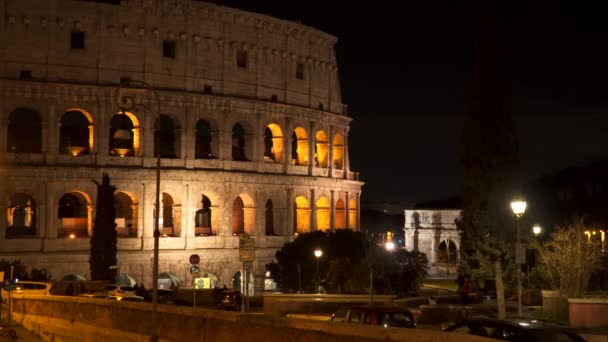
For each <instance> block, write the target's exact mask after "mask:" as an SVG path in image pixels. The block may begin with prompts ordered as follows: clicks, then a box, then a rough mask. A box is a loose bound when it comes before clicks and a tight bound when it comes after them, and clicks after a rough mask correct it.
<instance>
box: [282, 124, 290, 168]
mask: <svg viewBox="0 0 608 342" xmlns="http://www.w3.org/2000/svg"><path fill="white" fill-rule="evenodd" d="M290 128H291V122H290V120H289V119H286V120H285V130H286V131H285V132H283V146H284V153H283V156H284V158H283V173H287V170H289V166H290V165H291V152H292V151H291V150H292V149H291V133H292V132H291V131H290Z"/></svg>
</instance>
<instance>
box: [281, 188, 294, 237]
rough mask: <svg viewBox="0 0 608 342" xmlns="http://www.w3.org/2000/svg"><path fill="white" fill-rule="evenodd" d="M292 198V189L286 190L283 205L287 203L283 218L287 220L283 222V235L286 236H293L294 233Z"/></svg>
mask: <svg viewBox="0 0 608 342" xmlns="http://www.w3.org/2000/svg"><path fill="white" fill-rule="evenodd" d="M294 201H295V199H294V197H293V189H291V188H287V190H286V191H285V203H287V205H286V206H285V218H286V219H287V222H285V230H284V232H285V235H287V236H293V234H294V232H295V225H294V216H293V215H294V214H295V213H294V207H295V204H294Z"/></svg>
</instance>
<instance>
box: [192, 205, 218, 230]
mask: <svg viewBox="0 0 608 342" xmlns="http://www.w3.org/2000/svg"><path fill="white" fill-rule="evenodd" d="M195 208H196V207H195ZM209 209H210V210H211V234H213V235H220V227H221V220H220V217H219V215H220V212H221V211H220V209H219V208H218V207H217V206H213V204H212V206H211V208H209Z"/></svg>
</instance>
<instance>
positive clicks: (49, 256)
mask: <svg viewBox="0 0 608 342" xmlns="http://www.w3.org/2000/svg"><path fill="white" fill-rule="evenodd" d="M0 4H1V5H2V6H0V41H2V42H4V43H5V44H4V47H5V48H3V49H1V50H0V177H2V182H0V203H2V205H4V206H5V207H4V208H3V209H2V210H0V257H2V258H6V259H21V260H22V261H23V262H24V263H25V264H26V265H27V266H28V267H29V268H46V269H48V270H49V271H50V273H51V274H52V276H53V278H55V279H58V278H61V277H62V276H63V275H65V274H68V273H79V274H82V275H84V276H88V274H89V271H88V269H89V266H88V257H89V247H90V246H89V243H90V242H89V239H88V237H86V235H90V233H91V229H92V227H93V218H94V217H95V205H96V203H95V202H96V188H95V185H94V184H93V182H92V181H91V180H92V179H97V180H100V178H101V175H102V173H104V172H106V173H108V174H109V175H110V178H111V182H112V184H113V185H115V186H116V187H117V191H116V192H117V193H122V194H126V195H127V196H129V198H130V199H131V200H132V202H133V203H132V206H133V208H135V209H134V218H133V224H134V226H133V227H132V229H133V230H134V232H135V233H134V234H133V236H131V237H121V238H119V241H118V248H119V253H118V260H119V266H120V272H125V273H129V274H130V275H131V276H133V277H134V278H135V279H136V280H137V281H138V282H143V283H144V284H145V286H146V287H148V288H149V287H150V286H151V282H152V277H151V273H152V248H153V238H152V236H153V230H154V210H155V201H156V200H155V195H156V185H155V184H156V171H155V167H156V158H155V154H154V140H155V138H154V133H155V130H156V129H157V128H156V127H155V120H156V118H157V117H158V115H159V114H162V115H165V116H166V117H169V118H171V120H172V122H173V124H174V125H175V130H174V132H173V133H174V134H175V149H176V152H177V156H175V158H162V161H161V169H162V171H161V173H160V179H161V182H160V184H161V185H160V193H161V196H162V194H163V193H166V194H167V195H169V196H170V197H171V199H172V201H173V204H172V213H173V214H174V217H173V221H174V223H175V225H174V226H175V227H176V233H175V234H174V236H167V237H162V238H161V239H160V268H159V270H160V272H172V273H174V274H176V275H177V276H178V277H180V278H181V279H182V281H185V282H186V283H189V282H190V281H191V277H190V275H189V273H188V272H187V269H188V264H187V260H188V256H189V255H190V254H192V253H197V254H199V255H201V259H202V261H201V266H202V272H203V273H207V272H208V273H211V274H213V275H215V276H217V278H218V282H219V283H218V284H219V285H220V286H221V285H223V284H226V285H227V286H229V287H230V286H231V285H232V283H231V282H232V278H233V276H234V275H235V273H236V272H238V271H240V270H241V268H242V264H241V263H240V262H239V259H238V236H234V234H233V231H232V226H233V224H232V223H233V222H232V220H233V217H235V216H233V215H232V210H233V207H234V204H235V199H236V198H237V197H239V198H241V199H243V201H244V202H245V206H244V209H243V213H242V214H243V215H242V216H243V217H244V221H245V227H244V230H245V232H247V233H250V234H251V235H253V236H254V237H255V238H256V248H257V250H256V261H255V262H254V263H253V270H252V271H253V272H252V273H253V278H252V279H250V284H251V286H253V285H252V284H255V295H260V294H261V291H262V289H263V283H264V282H263V280H264V274H265V268H264V265H265V264H267V263H268V262H270V261H271V260H272V259H273V258H274V253H275V252H276V250H277V249H279V248H280V247H281V246H282V245H283V244H284V243H285V242H288V241H290V240H291V239H293V236H294V232H295V230H294V225H295V224H294V220H295V217H296V214H295V208H294V202H295V198H296V197H298V196H303V197H304V198H306V200H307V201H308V205H309V208H311V209H312V210H310V213H309V220H310V222H309V224H308V225H307V226H308V227H309V230H311V231H312V230H315V229H316V227H317V221H316V215H315V214H316V203H317V201H318V200H319V199H321V198H322V197H324V198H325V199H326V200H327V201H328V202H329V208H322V210H323V212H324V213H326V212H327V210H328V209H329V213H330V214H329V217H327V215H326V216H324V217H325V221H323V222H322V227H324V228H325V227H327V225H328V222H326V221H327V219H329V228H330V229H335V228H342V226H343V225H346V226H347V227H349V228H351V229H355V230H356V229H358V227H359V216H358V215H359V201H360V196H361V186H362V182H360V181H359V180H358V174H357V173H356V172H353V171H352V170H351V169H350V163H349V158H348V132H349V124H350V121H351V118H349V117H347V116H346V112H345V105H344V104H342V102H341V96H340V89H339V84H338V82H337V66H336V59H335V54H334V48H333V46H334V44H335V42H336V39H335V37H332V36H330V35H327V34H325V33H323V32H320V31H318V30H316V29H313V28H310V27H306V26H303V25H300V24H296V23H291V22H287V21H283V20H280V19H275V18H271V17H268V16H265V15H259V14H255V13H249V12H243V11H239V10H235V9H231V8H226V7H222V6H216V5H213V4H208V3H204V2H201V1H191V0H168V1H153V0H136V1H122V2H121V5H111V4H104V3H96V2H85V1H75V0H48V1H42V2H41V1H37V0H24V1H17V2H16V1H10V0H0ZM74 32H76V33H83V34H84V47H83V48H82V49H80V48H74V47H73V46H72V42H71V39H72V33H74ZM165 41H172V42H173V43H174V44H175V56H174V58H172V57H166V56H164V53H165V52H164V51H163V44H164V42H165ZM242 51H245V52H246V54H247V63H246V64H247V65H246V66H245V67H239V66H238V65H237V54H239V53H240V52H242ZM299 63H302V64H299ZM298 65H301V66H303V68H304V73H303V75H296V69H297V68H298ZM299 76H301V77H299ZM128 78H131V79H141V80H145V81H146V82H148V83H149V84H150V85H151V86H152V87H153V89H155V92H156V94H158V101H157V100H156V96H154V92H153V91H151V90H149V89H148V90H144V89H135V90H131V91H130V92H129V96H133V98H134V99H135V100H136V102H137V103H140V104H143V105H145V106H136V107H134V108H132V109H130V110H129V111H128V112H127V113H126V114H127V115H128V116H129V118H130V120H131V121H132V123H133V128H132V129H131V131H130V132H131V133H132V134H133V136H134V137H136V139H135V138H134V142H133V145H134V153H133V155H132V156H129V155H127V156H124V157H120V156H119V155H117V154H115V153H113V149H112V148H111V147H110V140H111V139H112V137H111V133H112V130H111V122H112V120H113V119H114V118H115V117H116V115H119V114H121V109H120V108H119V106H118V105H117V101H118V100H119V99H120V96H117V89H118V86H119V82H120V81H121V79H128ZM209 87H211V88H209ZM273 95H276V97H274V96H273ZM19 108H27V109H29V110H33V111H35V112H36V113H37V115H38V116H39V118H40V137H39V138H40V140H41V151H40V153H15V152H14V151H13V150H11V146H9V142H8V139H9V138H8V137H9V135H10V133H11V132H9V128H8V127H9V123H10V120H11V115H12V114H13V113H15V112H17V109H19ZM69 111H78V112H80V113H82V115H84V117H86V119H87V120H88V122H89V127H88V130H89V133H90V137H89V141H88V143H89V147H90V151H88V153H84V154H78V153H75V154H74V155H72V154H70V153H65V151H60V143H61V128H62V125H63V123H62V119H63V118H64V116H65V113H67V112H69ZM12 118H13V119H15V117H14V116H13V117H12ZM200 119H203V120H206V121H207V122H209V124H210V130H211V137H212V144H211V152H212V154H213V156H214V158H213V159H197V158H196V153H195V146H196V135H197V130H196V125H197V122H198V121H199V120H200ZM235 123H239V124H240V125H241V126H242V127H243V128H244V129H245V137H244V139H245V145H246V155H247V159H248V160H247V161H237V160H233V159H234V158H233V155H232V148H233V127H234V125H235ZM271 124H272V125H274V126H273V128H275V129H276V127H278V129H279V130H278V131H276V132H275V131H273V144H274V143H276V144H275V145H274V148H276V149H277V150H276V151H274V153H275V157H279V158H275V159H276V160H269V159H268V158H267V156H265V153H264V152H265V148H266V146H265V136H264V135H265V129H266V128H267V127H269V126H270V125H271ZM296 128H298V129H299V130H300V131H303V132H305V133H306V137H305V138H304V139H305V140H302V139H299V138H298V141H297V144H296V145H295V146H300V147H302V150H303V151H307V153H308V155H307V156H306V157H307V158H303V156H299V157H297V158H296V159H298V160H300V159H301V160H307V161H308V165H294V163H293V160H292V157H293V156H292V140H291V139H292V133H293V132H294V131H295V130H296ZM279 131H280V132H279ZM275 133H276V135H275ZM320 133H322V134H320ZM317 136H319V137H322V138H323V139H322V140H317V139H316V138H317ZM31 138H32V139H34V138H38V137H31ZM135 140H137V142H135ZM304 147H306V148H304ZM317 149H319V150H323V151H325V152H324V153H325V154H326V155H323V156H322V157H321V159H323V158H325V159H327V160H328V161H329V162H328V163H324V164H323V163H321V162H320V161H316V160H315V150H317ZM277 151H280V152H277ZM325 159H324V160H325ZM15 194H25V195H27V196H30V197H31V198H32V200H33V203H34V206H33V207H32V208H33V209H32V210H31V213H32V219H33V222H35V224H34V227H35V230H36V231H35V233H34V234H31V235H30V236H27V237H18V238H15V237H11V238H7V234H6V232H7V229H8V226H9V219H10V213H9V212H10V210H11V208H10V207H9V206H10V204H9V202H10V201H11V199H12V198H13V196H14V195H15ZM66 194H76V195H78V196H79V198H81V199H82V201H83V203H84V204H83V206H84V207H85V210H86V211H87V216H86V218H83V219H81V218H78V219H77V220H73V221H74V222H81V221H82V222H86V229H85V230H86V233H87V234H85V236H76V237H75V238H73V239H71V238H66V237H65V236H61V231H62V230H61V227H62V224H63V222H67V221H66V220H63V221H62V219H61V218H60V217H59V215H58V211H59V210H60V205H59V201H60V199H61V198H62V196H64V195H66ZM203 195H204V196H206V197H207V198H208V199H209V200H210V201H211V208H210V211H211V228H212V230H213V232H212V235H211V236H199V235H197V234H196V227H195V215H196V211H197V210H198V209H201V199H202V196H203ZM269 200H270V201H271V202H272V209H271V210H270V212H271V214H272V215H271V217H272V221H273V226H274V227H273V231H272V232H271V233H268V232H267V231H266V222H267V217H268V215H267V213H266V210H267V207H266V206H267V203H268V201H269ZM337 203H341V205H342V208H343V209H341V210H342V211H343V212H340V215H342V216H344V217H345V219H342V220H341V221H345V222H341V223H340V225H341V226H340V227H337V226H336V218H335V215H336V204H337ZM163 215H164V214H163ZM66 225H67V224H66ZM177 226H179V227H177ZM177 228H179V229H177Z"/></svg>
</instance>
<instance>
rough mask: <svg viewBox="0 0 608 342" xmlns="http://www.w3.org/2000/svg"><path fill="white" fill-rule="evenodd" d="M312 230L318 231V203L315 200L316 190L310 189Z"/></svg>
mask: <svg viewBox="0 0 608 342" xmlns="http://www.w3.org/2000/svg"><path fill="white" fill-rule="evenodd" d="M309 217H310V229H309V231H311V232H314V231H316V230H317V201H316V199H315V189H310V215H309Z"/></svg>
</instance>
